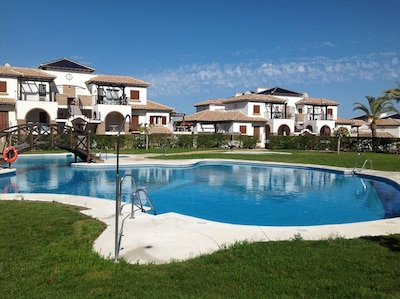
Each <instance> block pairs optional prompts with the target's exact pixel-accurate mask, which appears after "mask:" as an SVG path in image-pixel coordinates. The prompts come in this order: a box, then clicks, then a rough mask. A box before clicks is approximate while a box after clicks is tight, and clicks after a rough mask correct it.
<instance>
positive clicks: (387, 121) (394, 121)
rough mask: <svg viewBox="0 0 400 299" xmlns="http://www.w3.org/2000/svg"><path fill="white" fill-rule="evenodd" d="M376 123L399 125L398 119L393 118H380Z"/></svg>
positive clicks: (399, 120)
mask: <svg viewBox="0 0 400 299" xmlns="http://www.w3.org/2000/svg"><path fill="white" fill-rule="evenodd" d="M376 124H377V125H378V126H390V127H392V126H400V119H394V118H382V119H378V120H377V122H376Z"/></svg>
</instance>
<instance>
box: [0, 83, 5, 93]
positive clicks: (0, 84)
mask: <svg viewBox="0 0 400 299" xmlns="http://www.w3.org/2000/svg"><path fill="white" fill-rule="evenodd" d="M0 92H7V82H6V81H0Z"/></svg>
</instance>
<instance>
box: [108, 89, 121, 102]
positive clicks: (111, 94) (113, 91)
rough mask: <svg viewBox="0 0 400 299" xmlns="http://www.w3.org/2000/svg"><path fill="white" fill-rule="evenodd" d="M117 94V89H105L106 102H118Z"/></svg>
mask: <svg viewBox="0 0 400 299" xmlns="http://www.w3.org/2000/svg"><path fill="white" fill-rule="evenodd" d="M118 94H119V90H118V89H107V90H106V98H107V100H118V98H119V96H118Z"/></svg>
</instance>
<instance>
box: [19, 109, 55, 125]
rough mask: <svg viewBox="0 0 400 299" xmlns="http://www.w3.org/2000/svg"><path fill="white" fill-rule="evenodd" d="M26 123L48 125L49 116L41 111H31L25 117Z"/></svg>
mask: <svg viewBox="0 0 400 299" xmlns="http://www.w3.org/2000/svg"><path fill="white" fill-rule="evenodd" d="M25 120H26V123H34V124H36V123H40V124H48V123H50V116H49V114H48V113H47V112H46V111H45V110H43V109H32V110H31V111H29V112H28V113H27V114H26V116H25Z"/></svg>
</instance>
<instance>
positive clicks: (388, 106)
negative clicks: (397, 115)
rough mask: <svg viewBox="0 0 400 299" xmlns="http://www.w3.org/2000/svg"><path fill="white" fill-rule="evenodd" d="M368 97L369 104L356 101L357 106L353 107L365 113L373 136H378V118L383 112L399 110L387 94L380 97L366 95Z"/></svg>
mask: <svg viewBox="0 0 400 299" xmlns="http://www.w3.org/2000/svg"><path fill="white" fill-rule="evenodd" d="M366 98H367V100H368V104H369V105H368V106H366V105H364V104H362V103H360V102H356V103H354V105H355V107H354V108H353V111H355V110H361V111H363V112H364V113H365V116H366V118H367V121H368V125H369V127H370V128H371V132H372V137H376V123H377V120H378V119H379V118H380V116H381V115H382V114H383V113H386V112H397V109H396V108H395V107H394V106H393V103H392V101H391V100H390V98H389V97H387V96H384V97H380V98H374V97H369V96H366Z"/></svg>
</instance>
